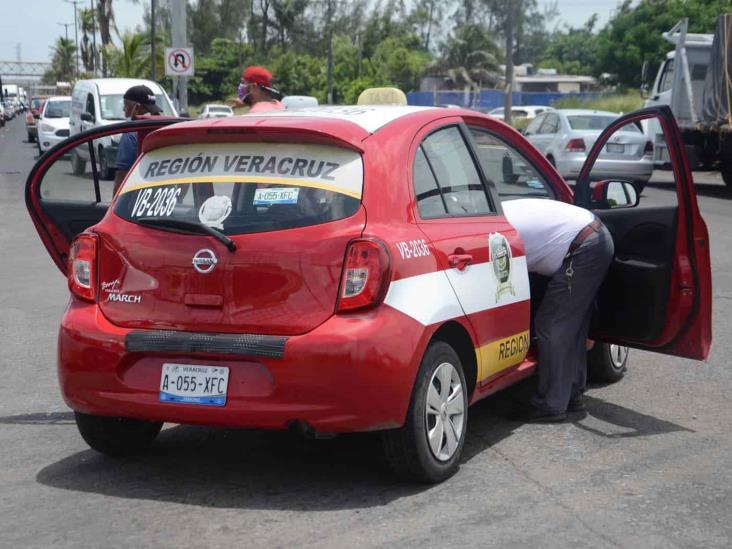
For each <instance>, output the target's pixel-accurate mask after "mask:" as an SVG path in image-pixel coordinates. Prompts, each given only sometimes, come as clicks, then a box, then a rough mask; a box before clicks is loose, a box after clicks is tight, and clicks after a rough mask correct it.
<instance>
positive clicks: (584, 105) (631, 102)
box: [552, 92, 643, 114]
mask: <svg viewBox="0 0 732 549" xmlns="http://www.w3.org/2000/svg"><path fill="white" fill-rule="evenodd" d="M552 107H554V108H555V109H595V110H598V111H610V112H617V113H623V114H627V113H629V112H633V111H637V110H638V109H640V108H642V107H643V98H642V97H641V96H640V94H639V93H638V92H627V93H624V94H618V95H606V96H603V97H600V98H597V99H582V98H579V97H567V98H565V99H560V100H559V101H555V102H554V103H552Z"/></svg>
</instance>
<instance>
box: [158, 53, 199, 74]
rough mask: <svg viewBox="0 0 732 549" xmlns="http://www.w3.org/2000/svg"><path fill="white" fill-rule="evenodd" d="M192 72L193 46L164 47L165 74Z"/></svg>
mask: <svg viewBox="0 0 732 549" xmlns="http://www.w3.org/2000/svg"><path fill="white" fill-rule="evenodd" d="M193 74H194V72H193V48H165V76H193Z"/></svg>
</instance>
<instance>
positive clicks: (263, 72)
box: [234, 66, 285, 113]
mask: <svg viewBox="0 0 732 549" xmlns="http://www.w3.org/2000/svg"><path fill="white" fill-rule="evenodd" d="M237 91H238V95H239V100H234V106H236V107H243V106H244V105H249V112H250V113H259V112H266V111H279V110H283V109H284V108H285V106H284V105H283V104H282V103H280V101H278V99H279V98H281V97H282V94H281V93H280V92H279V91H277V89H275V88H274V87H273V86H272V73H271V72H269V71H268V70H267V69H265V68H264V67H257V66H252V67H247V68H246V69H244V72H243V73H242V74H241V84H239V89H238V90H237Z"/></svg>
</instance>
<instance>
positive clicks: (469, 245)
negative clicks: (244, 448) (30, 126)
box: [26, 106, 711, 482]
mask: <svg viewBox="0 0 732 549" xmlns="http://www.w3.org/2000/svg"><path fill="white" fill-rule="evenodd" d="M654 117H655V118H658V119H659V120H660V122H661V125H662V126H663V128H664V129H665V131H666V142H667V143H668V144H669V148H670V150H671V151H672V154H671V158H672V161H673V168H674V175H675V179H676V196H677V198H678V200H677V203H676V204H673V205H669V206H662V207H660V206H659V207H653V208H634V207H633V206H635V205H636V204H637V202H638V197H637V196H636V195H635V189H634V188H633V186H632V185H631V184H628V183H625V182H622V181H614V182H602V183H600V184H599V185H597V186H596V187H594V189H591V188H590V183H589V180H590V171H591V167H592V163H593V162H594V160H595V159H596V158H597V156H598V154H599V152H600V150H601V149H602V147H603V146H604V143H605V142H606V141H607V139H608V138H609V137H610V136H611V135H612V134H613V133H614V132H615V131H617V130H618V129H619V128H622V127H623V126H624V125H625V124H628V123H633V122H639V121H640V120H642V119H646V118H654ZM127 131H133V132H137V133H138V142H139V143H140V152H141V155H140V156H139V158H138V160H137V163H136V164H135V165H134V167H133V168H132V169H131V170H130V172H129V173H128V175H127V178H126V180H125V181H124V183H123V185H122V187H121V188H120V189H119V191H117V192H116V193H113V191H112V189H111V187H110V185H111V183H110V182H106V181H103V180H102V179H101V178H100V177H99V170H98V166H97V161H95V159H94V151H95V149H96V147H95V145H94V141H95V140H98V139H100V138H102V137H105V136H108V135H113V134H120V133H122V132H127ZM74 147H88V149H89V154H90V156H91V158H92V162H91V163H90V168H89V170H90V173H88V174H81V175H79V176H74V175H72V172H71V170H70V169H69V167H68V159H67V158H68V157H67V156H66V155H67V153H68V152H69V151H71V150H72V149H73V148H74ZM672 194H673V193H672ZM526 196H532V197H536V196H540V197H544V198H546V199H554V200H563V201H572V200H574V201H575V202H576V203H578V204H580V205H584V206H586V207H592V208H595V209H597V214H598V215H599V216H600V217H601V218H602V219H603V221H604V222H605V224H606V225H607V226H608V228H609V229H610V231H611V232H612V234H613V237H614V240H615V248H616V257H615V260H614V262H613V264H612V267H611V270H610V273H609V275H608V277H607V280H606V282H605V284H604V286H603V289H602V292H601V295H600V298H599V305H598V310H597V312H596V314H595V318H594V323H593V333H592V336H593V337H594V338H596V339H597V340H599V341H602V342H605V343H606V344H614V345H622V346H630V347H637V348H641V349H646V350H651V351H657V352H660V353H667V354H673V355H678V356H685V357H690V358H694V359H704V358H705V357H706V356H707V354H708V352H709V347H710V344H711V277H710V263H709V241H708V235H707V229H706V226H705V224H704V221H703V220H702V218H701V216H700V213H699V209H698V206H697V202H696V196H695V194H694V187H693V182H692V179H691V173H690V171H689V167H688V164H687V162H686V159H685V156H684V153H683V150H682V148H681V140H680V138H679V133H678V129H677V127H676V124H675V122H674V119H673V116H672V115H671V111H670V110H668V109H667V108H665V107H660V108H652V109H646V110H644V111H639V112H637V113H633V114H631V115H627V116H625V117H622V118H621V119H619V121H618V122H616V123H614V124H612V125H611V126H610V127H609V128H608V129H607V130H606V131H605V132H604V133H603V135H602V136H601V137H600V139H598V141H597V143H596V144H595V146H594V147H593V150H592V151H591V152H590V155H589V156H588V164H587V165H586V166H585V169H584V170H583V172H582V175H581V176H580V180H579V182H578V186H577V192H576V194H575V195H574V196H573V193H572V190H571V189H570V188H569V187H568V186H567V184H566V183H565V182H564V180H563V179H562V178H561V177H560V176H559V175H558V174H557V172H556V171H555V169H554V168H552V166H551V165H550V164H549V163H548V162H547V160H546V159H545V158H544V157H543V156H542V155H541V154H540V153H539V152H538V151H537V150H536V149H535V148H534V147H533V146H531V145H530V144H529V143H528V142H527V141H526V140H525V139H524V138H523V137H522V136H521V135H520V134H519V133H518V132H516V131H514V130H513V129H512V128H510V127H509V126H507V125H505V124H504V123H503V122H501V121H498V120H496V119H494V118H491V117H488V116H484V115H481V114H478V113H476V112H473V111H468V110H461V109H440V108H420V107H386V106H374V107H370V106H363V107H325V108H319V109H307V110H301V111H280V112H275V113H265V114H262V115H256V116H254V115H248V116H239V117H234V118H228V119H221V120H213V121H196V122H177V123H176V121H174V120H173V121H171V120H163V119H158V120H156V119H154V118H153V119H149V120H145V121H138V122H130V123H123V124H118V125H115V126H106V127H104V128H99V129H95V130H92V131H89V132H86V133H82V134H79V135H77V136H74V137H73V138H70V139H68V140H66V141H65V142H63V143H61V144H59V145H58V146H57V147H55V148H54V149H53V150H52V151H50V152H49V153H48V154H46V155H44V156H43V157H42V158H41V159H40V160H39V162H38V163H37V165H36V166H35V168H34V169H33V171H32V172H31V174H30V176H29V178H28V182H27V188H26V201H27V206H28V209H29V212H30V214H31V217H32V219H33V222H34V224H35V226H36V229H37V230H38V233H39V235H40V236H41V238H42V240H43V242H44V244H45V245H46V247H47V248H48V251H49V253H50V255H51V257H52V259H53V260H54V262H55V263H56V265H57V266H58V268H59V269H60V270H61V271H62V272H63V273H64V274H66V275H67V276H68V283H69V289H70V293H71V296H70V301H69V304H68V308H67V309H66V311H65V313H64V315H63V319H62V321H61V329H60V333H59V338H58V373H59V380H60V384H61V389H62V392H63V396H64V398H65V400H66V402H67V403H68V405H69V406H70V407H71V408H73V410H74V411H75V412H76V421H77V425H78V427H79V430H80V432H81V434H82V436H83V437H84V439H85V440H86V441H87V443H88V444H89V445H90V446H91V447H92V448H95V449H96V450H99V451H101V452H105V453H108V454H113V455H120V454H127V453H131V452H135V451H139V450H141V449H144V448H145V447H146V446H147V445H149V444H150V443H151V442H152V441H153V439H154V438H155V436H156V435H157V433H158V432H159V430H160V428H161V426H162V424H163V422H173V423H181V424H204V425H212V426H213V425H216V426H231V427H254V428H267V429H284V428H288V427H292V426H299V427H300V428H302V429H304V430H305V431H307V432H310V433H313V434H333V433H341V432H353V431H374V430H379V431H383V441H384V450H385V454H386V457H387V459H388V462H389V464H390V465H391V467H392V468H393V469H394V470H395V471H396V472H397V473H399V474H400V475H402V476H405V477H409V478H414V479H420V480H426V481H433V482H434V481H439V480H442V479H444V478H447V477H448V476H450V475H451V474H453V473H454V472H455V470H456V469H457V467H458V464H459V461H460V456H461V451H462V447H463V443H464V441H465V436H466V432H467V421H468V406H469V405H470V404H472V403H474V402H476V401H478V400H480V399H481V398H483V397H485V396H486V395H489V394H491V393H493V392H495V391H497V390H499V389H502V388H504V387H507V386H508V385H511V384H513V383H515V382H517V381H519V380H521V379H523V378H525V377H526V376H528V375H530V374H531V373H532V372H533V371H534V369H535V367H536V353H535V349H534V346H533V345H532V340H531V332H530V325H531V310H532V301H531V300H532V296H533V299H534V302H535V303H534V305H535V304H536V301H537V300H538V299H540V292H539V291H538V288H539V285H538V283H537V282H536V281H535V280H533V279H530V277H529V274H528V273H527V268H526V260H525V257H524V248H523V244H522V242H521V238H520V237H519V235H518V234H517V232H516V231H515V230H514V229H513V228H512V227H511V225H510V224H509V223H508V222H507V221H506V218H505V217H504V216H503V215H502V208H501V202H502V201H505V200H510V199H513V198H519V197H526ZM532 286H533V290H535V292H532Z"/></svg>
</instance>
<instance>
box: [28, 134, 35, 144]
mask: <svg viewBox="0 0 732 549" xmlns="http://www.w3.org/2000/svg"><path fill="white" fill-rule="evenodd" d="M35 140H36V138H35V137H34V136H32V135H31V134H28V143H33V142H34V141H35Z"/></svg>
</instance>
